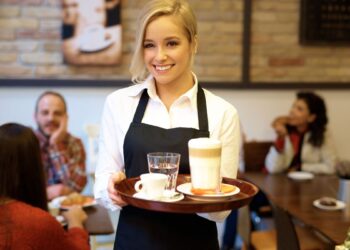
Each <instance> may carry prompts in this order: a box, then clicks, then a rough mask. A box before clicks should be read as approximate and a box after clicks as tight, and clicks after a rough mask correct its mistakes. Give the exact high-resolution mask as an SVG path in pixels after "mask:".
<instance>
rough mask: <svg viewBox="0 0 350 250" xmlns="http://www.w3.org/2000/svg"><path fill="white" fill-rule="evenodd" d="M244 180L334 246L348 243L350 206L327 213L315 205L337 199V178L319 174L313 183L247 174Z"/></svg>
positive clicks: (278, 175) (281, 175) (274, 176)
mask: <svg viewBox="0 0 350 250" xmlns="http://www.w3.org/2000/svg"><path fill="white" fill-rule="evenodd" d="M242 177H243V179H246V180H248V181H250V182H252V183H253V184H255V185H257V186H258V187H259V188H260V189H261V190H262V191H263V192H264V193H265V194H266V195H267V197H268V198H269V200H270V201H271V202H273V203H274V204H275V205H277V206H279V207H281V208H283V209H285V210H286V211H288V213H289V214H290V215H291V216H292V217H294V218H295V219H297V220H300V221H301V222H303V223H304V224H305V225H307V226H309V227H311V228H312V229H314V230H315V231H318V232H319V233H321V234H322V235H323V236H325V237H326V238H328V239H329V240H330V242H332V243H333V244H340V243H343V242H344V240H345V237H346V233H347V230H348V229H349V227H350V205H349V204H347V206H346V208H345V209H343V210H338V211H324V210H321V209H319V208H316V207H314V206H313V204H312V203H313V201H314V200H316V199H319V198H321V197H322V196H329V197H334V198H336V197H337V191H338V185H339V180H338V178H337V177H336V176H326V175H318V176H317V175H316V176H315V178H314V179H312V180H308V181H295V180H291V179H289V178H288V177H287V176H286V175H285V174H275V175H266V174H262V173H255V172H247V173H244V175H243V176H242Z"/></svg>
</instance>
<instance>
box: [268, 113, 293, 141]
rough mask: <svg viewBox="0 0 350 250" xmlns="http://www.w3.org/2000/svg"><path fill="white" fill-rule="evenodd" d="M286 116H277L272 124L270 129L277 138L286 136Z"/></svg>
mask: <svg viewBox="0 0 350 250" xmlns="http://www.w3.org/2000/svg"><path fill="white" fill-rule="evenodd" d="M288 120H289V117H288V116H279V117H277V118H276V119H275V120H274V121H273V122H272V127H273V129H274V130H275V132H276V134H277V136H278V137H284V136H285V135H287V134H288V130H287V124H288Z"/></svg>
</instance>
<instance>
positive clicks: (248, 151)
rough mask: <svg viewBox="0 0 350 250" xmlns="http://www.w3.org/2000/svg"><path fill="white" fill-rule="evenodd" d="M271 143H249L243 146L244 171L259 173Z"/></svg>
mask: <svg viewBox="0 0 350 250" xmlns="http://www.w3.org/2000/svg"><path fill="white" fill-rule="evenodd" d="M272 144H273V142H272V141H250V142H245V143H244V144H243V153H244V168H245V171H261V170H262V169H263V168H264V166H265V157H266V155H267V153H268V152H269V149H270V147H271V145H272Z"/></svg>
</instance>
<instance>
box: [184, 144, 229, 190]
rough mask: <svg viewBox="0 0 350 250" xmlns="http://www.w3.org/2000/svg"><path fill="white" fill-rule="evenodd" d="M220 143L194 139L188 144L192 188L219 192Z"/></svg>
mask: <svg viewBox="0 0 350 250" xmlns="http://www.w3.org/2000/svg"><path fill="white" fill-rule="evenodd" d="M221 145H222V143H221V141H219V140H216V139H211V138H196V139H191V140H189V142H188V149H189V161H190V172H191V183H192V188H193V189H196V190H198V191H199V190H201V191H213V192H219V191H220V184H221V175H220V166H221Z"/></svg>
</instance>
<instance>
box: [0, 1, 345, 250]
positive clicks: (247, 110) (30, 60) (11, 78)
mask: <svg viewBox="0 0 350 250" xmlns="http://www.w3.org/2000/svg"><path fill="white" fill-rule="evenodd" d="M112 2H117V3H116V4H117V8H114V9H113V10H114V12H111V11H110V12H108V11H107V12H108V13H107V12H106V13H107V14H106V16H107V17H105V19H109V18H110V16H113V15H117V17H114V19H113V18H111V19H113V22H112V21H111V24H110V26H107V24H106V27H102V30H101V26H96V25H95V24H89V25H90V28H89V29H85V30H84V26H82V27H80V26H79V25H77V24H75V25H76V26H75V30H76V33H74V34H69V33H70V27H71V26H70V24H71V22H72V20H73V19H74V18H75V17H76V16H75V15H77V12H79V13H80V16H79V18H81V19H84V18H85V19H86V20H85V23H84V22H83V21H84V20H83V21H81V22H82V23H83V25H88V24H86V23H88V22H98V18H97V17H96V18H94V16H95V15H97V14H96V12H98V11H97V10H101V9H99V8H100V7H99V8H97V7H96V6H97V5H99V4H100V5H101V6H103V7H104V8H107V9H108V7H107V6H108V4H111V3H112ZM146 2H148V0H120V1H113V0H112V1H111V0H106V1H102V0H90V1H82V0H80V1H79V0H76V1H73V0H2V1H1V2H0V27H1V29H0V125H1V124H4V123H8V122H16V123H20V124H23V125H26V126H30V127H32V128H36V126H37V125H36V122H35V120H34V118H33V115H34V109H35V102H36V100H37V98H38V96H39V95H40V94H41V93H43V92H44V91H48V90H50V91H57V92H59V93H60V94H62V95H63V96H64V98H65V99H66V102H67V107H68V114H69V122H68V131H69V132H70V133H71V134H73V135H74V136H76V137H79V138H80V139H81V140H82V141H83V144H84V147H85V150H86V154H87V158H86V171H87V175H88V177H89V179H88V183H87V185H86V187H85V189H84V190H83V192H82V193H83V194H84V195H87V196H93V186H94V171H95V168H96V164H97V155H98V138H99V129H100V123H101V116H102V111H103V107H104V103H105V100H106V97H107V96H108V95H109V94H110V93H112V92H113V91H115V90H118V89H122V88H124V87H127V86H130V85H131V84H132V83H131V74H130V72H129V66H130V63H131V59H132V54H133V51H134V42H135V30H136V25H135V23H136V18H137V15H138V12H139V10H140V9H141V8H142V7H143V6H144V5H145V3H146ZM188 2H189V3H190V5H191V7H192V8H193V10H194V12H195V14H196V17H197V19H198V33H199V34H198V41H199V43H198V50H197V53H196V57H195V60H194V64H193V72H195V74H196V75H197V77H198V81H199V83H200V84H201V85H202V87H203V88H205V89H208V90H209V91H211V92H213V93H214V94H215V95H217V96H219V97H221V98H223V99H225V100H226V101H227V102H229V103H230V104H232V105H233V106H234V107H235V108H236V109H237V112H238V114H239V118H240V125H241V132H242V138H243V140H242V147H241V154H240V164H239V165H240V168H239V171H240V173H239V174H238V177H237V178H238V179H240V180H243V181H246V182H247V183H250V184H253V185H255V186H256V187H257V188H258V189H259V190H261V191H263V192H264V193H265V195H266V197H268V199H269V202H270V204H269V205H267V206H264V207H262V208H261V210H258V211H257V212H255V213H253V212H252V211H251V210H250V207H249V206H247V205H245V206H241V207H238V206H237V207H236V208H233V207H232V208H233V209H234V210H237V211H238V216H237V220H236V221H235V222H229V221H228V220H227V221H226V222H225V221H223V222H217V229H218V237H219V239H218V240H219V244H220V246H221V248H222V249H223V250H224V249H281V250H284V249H302V250H303V249H304V250H306V249H337V250H338V249H339V250H340V249H350V231H349V232H348V230H350V180H348V179H342V178H341V177H339V176H338V175H337V172H336V171H334V172H333V173H332V174H312V177H305V176H302V177H299V176H297V177H295V178H294V179H293V178H292V177H289V175H288V176H287V175H286V174H270V173H268V172H266V171H264V167H265V166H264V164H265V157H266V155H267V154H268V152H269V149H270V147H272V146H273V145H274V142H275V139H276V133H275V131H274V129H273V127H272V122H273V121H274V119H275V118H276V117H278V116H281V115H287V114H288V112H289V110H290V108H291V106H292V104H293V102H294V101H295V98H296V93H297V92H299V91H311V92H314V93H317V94H318V95H320V96H321V97H322V98H323V99H324V101H325V103H326V107H327V115H328V124H327V131H330V132H331V134H332V136H333V139H334V145H335V148H336V154H337V159H338V160H339V162H341V163H343V165H347V166H348V168H349V169H350V164H349V162H350V156H349V153H350V132H349V126H350V112H349V107H350V47H349V45H350V1H347V0H322V1H319V0H188ZM90 5H91V6H93V7H91V8H88V7H87V6H90ZM82 13H85V14H82ZM111 13H112V14H111ZM84 16H85V17H84ZM96 20H97V21H96ZM107 21H108V20H107ZM107 21H106V23H108V22H107ZM79 27H80V28H79ZM79 29H81V31H80V33H79V32H78V34H77V30H78V31H79ZM101 32H102V33H101ZM101 34H102V37H101ZM101 39H102V40H101ZM0 167H1V166H0ZM349 172H350V171H348V173H349ZM348 177H349V175H348ZM323 197H330V198H333V201H335V205H334V206H335V207H333V208H327V207H326V208H324V207H322V205H321V206H320V205H319V203H317V202H318V201H319V200H320V199H321V198H323ZM96 207H97V208H95V209H92V210H91V211H90V214H89V215H88V216H89V218H88V221H87V222H86V224H85V226H86V228H87V229H88V231H89V233H90V244H91V249H100V250H102V249H113V244H114V239H115V230H116V226H117V224H118V217H119V212H116V211H114V212H111V211H107V210H106V209H105V208H103V207H102V206H100V205H96ZM0 216H1V215H0ZM96 221H99V223H97V222H96ZM225 223H235V226H233V228H234V229H231V230H234V232H233V231H232V237H233V238H235V240H234V241H235V243H234V245H233V246H225V244H226V243H225V242H224V239H223V236H224V234H226V233H228V234H230V232H227V230H228V229H225V228H226V227H225ZM96 224H99V225H96ZM347 237H348V244H349V245H348V247H349V248H345V247H344V246H341V245H343V244H344V243H345V241H346V238H347Z"/></svg>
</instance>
